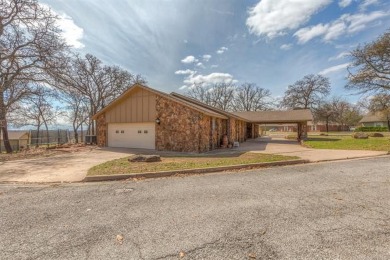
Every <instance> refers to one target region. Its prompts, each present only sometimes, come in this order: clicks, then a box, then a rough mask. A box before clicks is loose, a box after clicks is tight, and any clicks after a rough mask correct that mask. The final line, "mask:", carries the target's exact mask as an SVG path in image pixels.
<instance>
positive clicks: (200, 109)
mask: <svg viewBox="0 0 390 260" xmlns="http://www.w3.org/2000/svg"><path fill="white" fill-rule="evenodd" d="M135 88H141V89H144V90H147V91H150V92H152V93H154V94H156V95H158V96H162V97H164V98H167V99H169V100H171V101H174V102H176V103H179V104H181V105H184V106H186V107H189V108H192V109H194V110H196V111H198V112H201V113H203V114H205V115H208V116H212V117H218V118H222V119H227V117H226V116H225V115H223V114H221V113H216V112H214V111H213V110H210V109H207V108H205V107H203V106H199V105H197V104H193V103H191V102H188V101H186V100H183V99H180V98H177V97H175V96H172V95H169V94H167V93H164V92H161V91H158V90H156V89H152V88H150V87H147V86H145V85H142V84H139V83H136V84H134V85H132V86H131V87H130V88H128V89H127V90H126V91H125V92H123V93H122V94H121V95H120V96H119V97H118V98H116V99H115V100H113V101H112V102H111V103H110V104H108V105H107V106H105V107H104V108H103V109H101V110H100V111H99V112H97V113H96V114H95V115H94V116H93V117H92V119H96V118H97V117H98V116H99V115H101V114H102V113H104V112H105V111H107V110H108V109H110V108H112V107H113V106H115V105H116V104H118V103H119V102H120V101H122V100H123V99H125V98H127V95H128V94H129V93H130V92H131V91H133V90H134V89H135Z"/></svg>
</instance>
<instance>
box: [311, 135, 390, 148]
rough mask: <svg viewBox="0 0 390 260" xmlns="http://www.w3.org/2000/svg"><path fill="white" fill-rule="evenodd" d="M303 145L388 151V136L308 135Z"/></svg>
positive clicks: (389, 144) (389, 141) (389, 142)
mask: <svg viewBox="0 0 390 260" xmlns="http://www.w3.org/2000/svg"><path fill="white" fill-rule="evenodd" d="M304 145H305V146H306V147H310V148H315V149H340V150H371V151H390V139H389V137H369V138H368V139H354V138H352V136H350V135H349V136H345V135H329V136H311V135H309V138H308V140H306V141H305V142H304Z"/></svg>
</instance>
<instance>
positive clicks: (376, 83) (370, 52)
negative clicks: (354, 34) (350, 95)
mask: <svg viewBox="0 0 390 260" xmlns="http://www.w3.org/2000/svg"><path fill="white" fill-rule="evenodd" d="M351 58H352V64H351V65H350V67H349V69H348V71H349V76H348V79H349V83H348V84H347V86H346V88H347V89H352V90H358V91H359V93H378V92H387V93H389V91H390V31H387V32H386V33H384V34H383V35H382V36H380V37H379V38H378V39H377V40H375V41H374V42H372V43H369V44H366V45H364V46H363V47H358V48H357V49H356V50H354V51H352V52H351Z"/></svg>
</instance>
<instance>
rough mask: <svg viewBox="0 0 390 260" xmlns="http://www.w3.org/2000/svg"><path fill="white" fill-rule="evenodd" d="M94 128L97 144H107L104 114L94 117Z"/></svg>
mask: <svg viewBox="0 0 390 260" xmlns="http://www.w3.org/2000/svg"><path fill="white" fill-rule="evenodd" d="M96 130H97V136H96V138H97V145H98V146H107V122H106V114H105V113H103V114H101V115H99V117H98V118H97V119H96Z"/></svg>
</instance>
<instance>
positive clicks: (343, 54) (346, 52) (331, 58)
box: [328, 51, 349, 61]
mask: <svg viewBox="0 0 390 260" xmlns="http://www.w3.org/2000/svg"><path fill="white" fill-rule="evenodd" d="M348 55H349V52H348V51H343V52H341V53H339V54H338V55H337V56H334V57H330V58H329V59H328V61H333V60H339V59H343V58H345V57H347V56H348Z"/></svg>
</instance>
